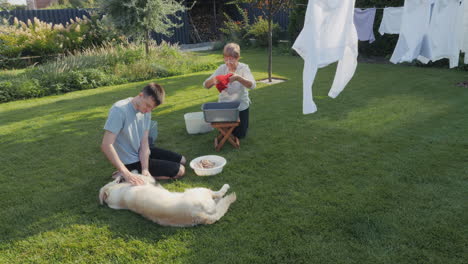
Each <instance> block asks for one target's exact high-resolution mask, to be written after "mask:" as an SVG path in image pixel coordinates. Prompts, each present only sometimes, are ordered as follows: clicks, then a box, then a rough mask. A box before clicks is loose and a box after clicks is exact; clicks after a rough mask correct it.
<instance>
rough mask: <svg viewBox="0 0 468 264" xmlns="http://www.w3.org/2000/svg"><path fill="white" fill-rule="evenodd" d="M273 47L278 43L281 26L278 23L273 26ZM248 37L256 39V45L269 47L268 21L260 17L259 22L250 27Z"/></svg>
mask: <svg viewBox="0 0 468 264" xmlns="http://www.w3.org/2000/svg"><path fill="white" fill-rule="evenodd" d="M271 29H272V34H273V35H272V38H273V45H275V44H276V43H277V42H278V37H279V35H278V34H279V31H280V26H279V25H278V24H277V23H272V24H271ZM247 36H252V37H254V38H255V40H256V42H255V45H257V46H260V47H268V20H266V19H263V18H262V17H258V18H257V21H256V22H255V23H254V24H253V25H252V26H251V27H250V29H249V31H248V32H247Z"/></svg>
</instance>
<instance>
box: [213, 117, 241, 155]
mask: <svg viewBox="0 0 468 264" xmlns="http://www.w3.org/2000/svg"><path fill="white" fill-rule="evenodd" d="M239 124H240V122H239V121H237V122H214V123H211V126H212V127H214V128H216V129H218V131H219V133H218V135H217V136H216V138H215V140H214V146H215V150H216V151H220V150H221V148H222V147H223V146H224V143H226V141H229V143H231V145H233V146H234V147H235V148H240V141H239V139H238V138H237V137H236V136H234V135H233V134H232V131H234V128H236V127H237V126H239Z"/></svg>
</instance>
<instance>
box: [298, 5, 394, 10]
mask: <svg viewBox="0 0 468 264" xmlns="http://www.w3.org/2000/svg"><path fill="white" fill-rule="evenodd" d="M296 5H298V6H307V5H306V4H296ZM388 7H392V6H388ZM355 8H360V9H367V8H375V9H385V8H387V7H355Z"/></svg>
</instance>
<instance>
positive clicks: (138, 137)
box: [104, 97, 151, 164]
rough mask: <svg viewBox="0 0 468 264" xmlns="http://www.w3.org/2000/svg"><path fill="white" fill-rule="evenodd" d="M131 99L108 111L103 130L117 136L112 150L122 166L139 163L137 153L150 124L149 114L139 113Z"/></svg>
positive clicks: (117, 103) (118, 103) (121, 101)
mask: <svg viewBox="0 0 468 264" xmlns="http://www.w3.org/2000/svg"><path fill="white" fill-rule="evenodd" d="M131 100H132V98H131V97H130V98H127V99H124V100H120V101H118V102H116V103H115V104H114V105H113V106H112V107H111V109H110V110H109V116H108V117H107V121H106V124H105V125H104V129H105V130H107V131H110V132H112V133H113V134H115V135H117V138H116V140H115V142H114V144H113V145H114V148H115V151H116V152H117V154H118V155H119V158H120V160H121V161H122V162H123V164H131V163H135V162H138V161H140V158H139V155H138V152H139V150H140V145H141V141H142V139H143V135H144V132H145V131H148V130H149V128H150V123H151V112H149V113H145V114H143V113H140V112H138V111H137V110H136V109H135V107H134V106H133V104H132V103H131Z"/></svg>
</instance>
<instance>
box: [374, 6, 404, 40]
mask: <svg viewBox="0 0 468 264" xmlns="http://www.w3.org/2000/svg"><path fill="white" fill-rule="evenodd" d="M402 15H403V7H386V8H384V10H383V17H382V22H381V23H380V27H379V33H380V35H383V34H399V33H400V27H401V19H402Z"/></svg>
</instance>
